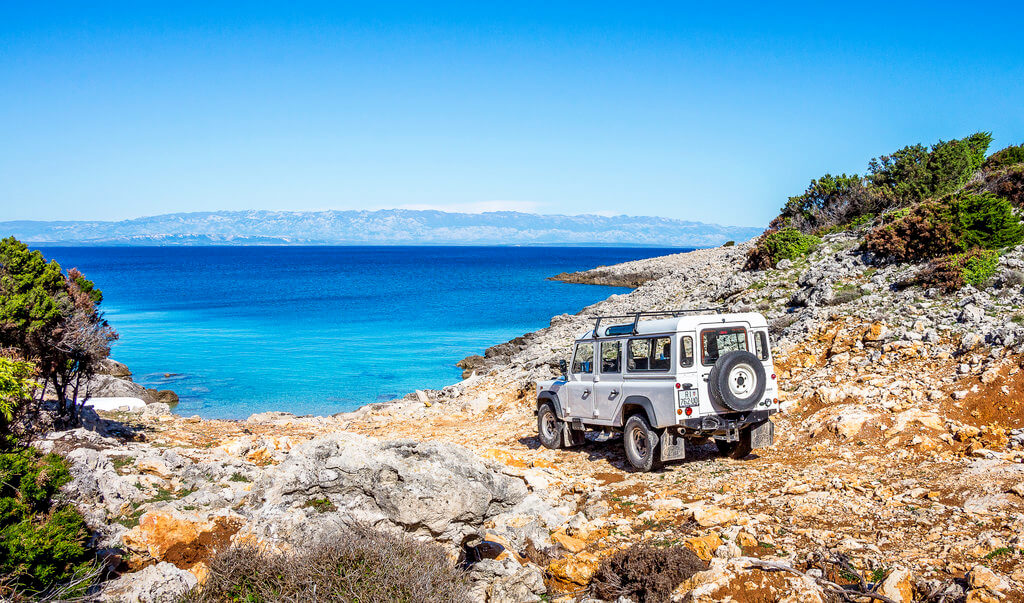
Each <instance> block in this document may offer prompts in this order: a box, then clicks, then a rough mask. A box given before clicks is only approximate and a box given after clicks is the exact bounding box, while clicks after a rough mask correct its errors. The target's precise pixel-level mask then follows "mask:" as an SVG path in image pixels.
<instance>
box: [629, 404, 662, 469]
mask: <svg viewBox="0 0 1024 603" xmlns="http://www.w3.org/2000/svg"><path fill="white" fill-rule="evenodd" d="M657 442H658V435H657V433H656V432H655V431H654V429H652V428H651V424H650V423H649V422H648V421H647V417H645V416H643V415H642V414H635V415H632V416H631V417H629V418H628V419H626V425H625V427H623V429H622V444H623V447H624V448H625V449H626V459H627V460H628V461H629V464H630V465H632V466H633V467H634V468H635V469H636V470H637V471H650V470H651V469H652V468H653V467H654V466H655V462H656V458H657V457H656V456H655V455H656V452H657V450H656V449H657Z"/></svg>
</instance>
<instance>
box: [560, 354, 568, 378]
mask: <svg viewBox="0 0 1024 603" xmlns="http://www.w3.org/2000/svg"><path fill="white" fill-rule="evenodd" d="M558 368H559V370H561V371H562V377H563V378H564V379H565V380H566V381H568V380H569V363H567V362H566V361H565V358H562V359H561V360H559V361H558Z"/></svg>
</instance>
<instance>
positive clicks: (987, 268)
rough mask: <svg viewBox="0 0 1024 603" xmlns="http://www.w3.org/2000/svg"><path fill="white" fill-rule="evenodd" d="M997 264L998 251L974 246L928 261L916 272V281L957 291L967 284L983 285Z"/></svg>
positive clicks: (923, 284) (993, 272)
mask: <svg viewBox="0 0 1024 603" xmlns="http://www.w3.org/2000/svg"><path fill="white" fill-rule="evenodd" d="M998 266H999V254H998V253H996V252H995V251H992V250H991V249H978V248H975V249H972V250H970V251H966V252H964V253H955V254H952V255H947V256H944V257H941V258H938V259H936V260H933V261H931V262H929V263H928V265H927V266H925V267H924V268H923V269H922V270H921V271H920V272H919V273H918V275H917V278H916V283H917V284H919V285H921V286H922V287H938V288H939V289H942V290H944V291H946V292H952V291H957V290H959V289H961V288H962V287H963V286H964V285H967V284H971V285H974V286H975V287H983V286H984V285H985V284H986V283H987V282H988V281H989V280H990V279H991V278H992V277H993V276H994V275H995V273H996V268H997V267H998Z"/></svg>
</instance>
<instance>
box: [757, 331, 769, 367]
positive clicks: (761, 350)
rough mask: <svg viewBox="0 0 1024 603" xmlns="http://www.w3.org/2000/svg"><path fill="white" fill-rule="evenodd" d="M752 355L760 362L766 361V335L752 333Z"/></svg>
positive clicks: (759, 332) (758, 332) (760, 332)
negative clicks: (755, 355)
mask: <svg viewBox="0 0 1024 603" xmlns="http://www.w3.org/2000/svg"><path fill="white" fill-rule="evenodd" d="M754 353H755V354H757V357H758V358H760V359H761V360H768V353H769V352H768V334H767V333H765V332H764V331H757V332H756V333H754Z"/></svg>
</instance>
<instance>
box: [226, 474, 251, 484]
mask: <svg viewBox="0 0 1024 603" xmlns="http://www.w3.org/2000/svg"><path fill="white" fill-rule="evenodd" d="M228 481H229V482H250V481H252V480H250V479H249V478H248V477H246V476H244V475H242V474H241V473H239V472H238V471H235V472H234V473H232V474H231V477H229V478H228Z"/></svg>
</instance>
